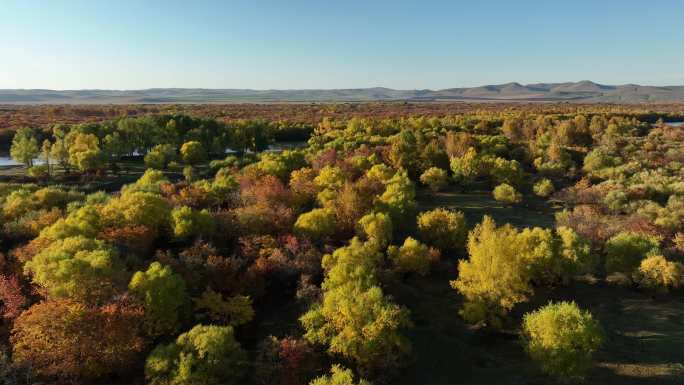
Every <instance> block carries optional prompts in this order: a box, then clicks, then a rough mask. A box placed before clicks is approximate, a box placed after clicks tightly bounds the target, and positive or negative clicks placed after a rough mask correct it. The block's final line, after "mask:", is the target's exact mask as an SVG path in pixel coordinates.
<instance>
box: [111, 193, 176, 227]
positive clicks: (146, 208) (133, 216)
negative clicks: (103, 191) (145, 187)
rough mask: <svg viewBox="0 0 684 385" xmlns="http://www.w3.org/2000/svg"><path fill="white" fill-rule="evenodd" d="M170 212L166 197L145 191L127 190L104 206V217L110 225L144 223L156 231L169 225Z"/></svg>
mask: <svg viewBox="0 0 684 385" xmlns="http://www.w3.org/2000/svg"><path fill="white" fill-rule="evenodd" d="M170 213H171V208H170V206H169V203H168V202H167V201H166V200H165V199H164V198H162V197H161V196H159V195H157V194H154V193H151V192H144V191H133V192H127V191H126V192H124V193H123V194H121V196H119V197H116V198H113V199H111V200H110V201H109V202H108V203H107V205H105V206H104V207H103V208H102V216H103V217H104V218H103V219H105V221H106V222H107V223H108V224H109V225H110V226H124V225H143V226H145V227H147V228H148V229H150V230H152V231H155V232H159V230H161V228H162V227H165V226H168V224H169V221H170Z"/></svg>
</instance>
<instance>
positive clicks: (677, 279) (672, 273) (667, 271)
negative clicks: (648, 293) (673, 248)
mask: <svg viewBox="0 0 684 385" xmlns="http://www.w3.org/2000/svg"><path fill="white" fill-rule="evenodd" d="M634 281H635V282H637V283H638V284H639V286H641V287H644V288H648V289H654V290H657V291H662V292H668V291H669V290H670V289H677V288H679V287H682V286H684V265H683V264H681V263H679V262H672V261H668V260H667V259H665V257H663V256H662V255H655V254H654V255H650V256H648V257H646V259H644V260H642V261H641V264H640V265H639V268H638V269H637V271H636V272H635V273H634Z"/></svg>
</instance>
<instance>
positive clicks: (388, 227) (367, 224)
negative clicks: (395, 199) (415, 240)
mask: <svg viewBox="0 0 684 385" xmlns="http://www.w3.org/2000/svg"><path fill="white" fill-rule="evenodd" d="M359 228H360V229H359V230H360V232H363V234H364V235H365V236H366V239H367V240H368V241H370V242H374V243H375V244H377V245H378V247H379V248H380V249H384V248H385V247H387V245H388V244H389V243H390V242H391V241H392V219H390V217H389V215H388V214H385V213H377V212H372V213H370V214H366V215H364V216H363V217H362V218H361V219H360V220H359Z"/></svg>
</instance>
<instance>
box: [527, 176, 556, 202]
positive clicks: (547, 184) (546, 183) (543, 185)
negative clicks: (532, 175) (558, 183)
mask: <svg viewBox="0 0 684 385" xmlns="http://www.w3.org/2000/svg"><path fill="white" fill-rule="evenodd" d="M532 190H533V191H534V193H535V194H537V195H538V196H540V197H542V198H548V197H549V196H550V195H551V194H553V192H554V191H555V188H554V187H553V182H551V180H550V179H547V178H544V179H541V180H540V181H539V182H537V183H535V184H534V186H533V187H532Z"/></svg>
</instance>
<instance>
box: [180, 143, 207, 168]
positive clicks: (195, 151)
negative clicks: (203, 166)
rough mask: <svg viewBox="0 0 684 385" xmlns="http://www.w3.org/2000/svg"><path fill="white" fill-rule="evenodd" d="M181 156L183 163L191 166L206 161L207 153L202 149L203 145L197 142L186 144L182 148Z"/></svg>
mask: <svg viewBox="0 0 684 385" xmlns="http://www.w3.org/2000/svg"><path fill="white" fill-rule="evenodd" d="M180 154H181V157H182V158H183V162H185V163H186V164H189V165H195V164H198V163H201V162H203V161H205V160H206V158H207V153H206V151H205V150H204V147H202V143H200V142H197V141H190V142H185V143H183V145H182V146H181V148H180Z"/></svg>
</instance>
